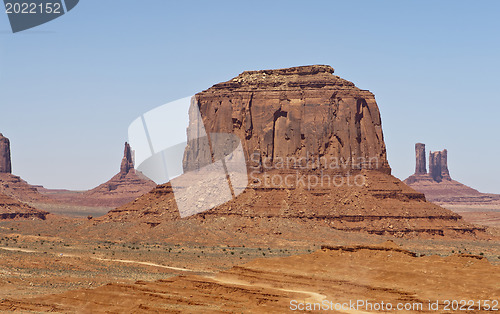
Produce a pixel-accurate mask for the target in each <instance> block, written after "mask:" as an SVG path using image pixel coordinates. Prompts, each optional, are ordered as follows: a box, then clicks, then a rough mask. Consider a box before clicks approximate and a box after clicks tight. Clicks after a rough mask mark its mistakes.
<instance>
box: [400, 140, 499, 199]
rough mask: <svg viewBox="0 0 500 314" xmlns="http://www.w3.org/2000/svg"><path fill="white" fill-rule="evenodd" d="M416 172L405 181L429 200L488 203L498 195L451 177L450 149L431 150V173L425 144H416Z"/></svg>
mask: <svg viewBox="0 0 500 314" xmlns="http://www.w3.org/2000/svg"><path fill="white" fill-rule="evenodd" d="M415 158H416V167H415V168H416V169H415V173H414V174H413V175H411V176H409V177H408V178H406V179H405V180H404V183H406V184H407V185H409V186H410V187H412V188H414V189H415V190H417V191H419V192H421V193H424V194H425V197H426V199H427V200H428V201H431V202H438V203H464V204H467V203H485V202H486V203H488V202H491V201H492V200H493V199H494V198H495V197H496V196H495V195H493V194H485V193H481V192H479V191H477V190H475V189H473V188H471V187H468V186H466V185H465V184H462V183H460V182H458V181H455V180H453V179H452V178H451V176H450V172H449V170H448V151H447V150H446V149H444V150H442V151H436V152H429V173H427V169H426V167H425V144H422V143H417V144H415Z"/></svg>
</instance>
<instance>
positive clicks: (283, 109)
mask: <svg viewBox="0 0 500 314" xmlns="http://www.w3.org/2000/svg"><path fill="white" fill-rule="evenodd" d="M333 71H334V70H333V68H332V67H330V66H327V65H312V66H301V67H293V68H287V69H278V70H261V71H246V72H243V73H242V74H240V75H238V76H237V77H235V78H233V79H231V80H229V81H227V82H224V83H219V84H216V85H214V86H212V87H211V88H209V89H208V90H205V91H203V92H201V93H198V94H196V100H197V102H198V106H199V109H200V113H201V116H202V119H203V121H204V124H205V128H206V132H207V133H233V134H236V135H237V136H239V138H240V139H241V140H242V143H243V145H244V150H245V155H246V159H247V162H248V163H249V165H250V166H252V165H254V164H259V163H260V162H261V161H262V160H265V161H266V163H267V164H273V163H275V162H276V160H278V159H279V158H287V157H293V158H297V159H300V158H302V159H304V158H306V159H307V158H332V159H336V160H341V161H343V162H352V163H353V164H360V167H361V168H364V169H378V170H382V171H383V172H386V173H390V167H389V164H388V162H387V158H386V147H385V144H384V138H383V134H382V125H381V120H380V113H379V109H378V107H377V103H376V101H375V97H374V95H373V94H372V93H371V92H369V91H367V90H361V89H359V88H357V87H356V86H354V84H353V83H351V82H349V81H347V80H344V79H342V78H340V77H338V76H335V75H333ZM191 133H192V132H188V134H191ZM200 146H202V145H199V144H197V143H192V142H191V143H190V147H188V149H187V150H186V155H185V159H184V167H185V168H187V169H189V168H190V165H192V164H194V163H196V162H199V160H197V158H199V156H200V153H199V152H196V153H193V152H190V149H192V150H197V149H199V147H200ZM202 155H203V154H202ZM205 155H206V154H205ZM281 160H283V159H281Z"/></svg>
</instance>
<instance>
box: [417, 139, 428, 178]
mask: <svg viewBox="0 0 500 314" xmlns="http://www.w3.org/2000/svg"><path fill="white" fill-rule="evenodd" d="M415 157H416V159H417V161H416V164H415V174H426V173H427V166H426V165H425V144H422V143H416V144H415Z"/></svg>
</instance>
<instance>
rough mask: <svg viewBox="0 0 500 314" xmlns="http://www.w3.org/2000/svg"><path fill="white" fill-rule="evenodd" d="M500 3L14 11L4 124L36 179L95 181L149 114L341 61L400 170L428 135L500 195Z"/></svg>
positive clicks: (457, 173)
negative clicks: (374, 107)
mask: <svg viewBox="0 0 500 314" xmlns="http://www.w3.org/2000/svg"><path fill="white" fill-rule="evenodd" d="M499 12H500V2H498V1H399V0H397V1H373V0H370V1H165V0H148V1H139V0H135V1H132V0H114V1H112V0H107V1H103V0H82V1H80V4H79V5H78V6H77V7H76V8H74V9H73V10H72V11H71V12H69V13H68V14H66V15H65V16H63V17H61V18H59V19H56V20H54V21H52V22H49V23H47V24H44V25H42V26H40V27H37V28H35V29H33V30H29V31H26V32H22V33H17V34H12V33H11V32H10V27H9V24H8V19H7V16H6V14H4V13H2V14H0V89H1V92H0V132H2V133H4V135H5V136H7V137H9V138H10V139H11V142H12V155H13V170H14V173H15V174H17V175H20V176H22V177H23V178H24V179H26V180H27V181H28V182H30V183H32V184H42V185H44V186H46V187H50V188H70V189H88V188H92V187H94V186H96V185H98V184H100V183H102V182H104V181H106V180H108V179H109V178H110V177H111V176H112V175H114V174H115V173H116V172H117V171H118V170H119V164H120V159H121V156H122V149H123V142H124V141H125V140H126V138H127V128H128V125H129V124H130V122H131V121H133V120H134V119H135V118H136V117H138V116H139V115H140V114H142V113H144V112H146V111H148V110H150V109H152V108H155V107H157V106H160V105H162V104H164V103H166V102H169V101H172V100H176V99H179V98H182V97H186V96H189V95H192V94H195V93H196V92H199V91H201V90H204V89H206V88H208V87H210V86H211V85H213V84H215V83H218V82H221V81H226V80H228V79H230V78H232V77H234V76H236V75H238V74H239V73H240V72H242V71H244V70H257V69H267V68H282V67H289V66H297V65H308V64H329V65H331V66H333V67H334V68H335V72H336V74H337V75H339V76H341V77H343V78H345V79H348V80H350V81H352V82H354V83H355V84H356V85H357V86H358V87H360V88H362V89H369V90H370V91H372V92H373V93H374V94H375V96H376V99H377V102H378V105H379V107H380V110H381V114H382V123H383V130H384V135H385V140H386V144H387V149H388V157H389V162H390V164H391V166H392V169H393V173H394V174H395V175H396V176H397V177H399V178H401V179H404V178H406V177H407V176H408V175H410V174H412V173H413V170H414V144H415V142H417V141H418V142H423V143H426V144H427V150H429V149H430V150H440V149H443V148H447V149H448V151H449V153H448V163H449V168H450V172H451V176H452V177H453V178H454V179H457V180H459V181H461V182H463V183H466V184H468V185H470V186H472V187H474V188H477V189H479V190H480V191H484V192H496V193H500V179H499V178H500V163H499V162H498V160H499V158H498V156H499V155H500V147H499V145H498V134H499V131H500V124H499V122H498V121H497V119H498V117H499V116H500V104H499V102H500V101H499V96H498V91H499V90H500V86H499V85H500V78H499V76H498V75H499V73H500V61H499V60H500V40H499V31H500V19H499V18H498V14H499Z"/></svg>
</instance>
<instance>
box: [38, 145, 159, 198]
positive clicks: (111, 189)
mask: <svg viewBox="0 0 500 314" xmlns="http://www.w3.org/2000/svg"><path fill="white" fill-rule="evenodd" d="M132 154H133V152H132V150H131V148H130V145H129V144H128V143H125V148H124V152H123V158H122V161H121V164H120V172H118V173H117V174H116V175H115V176H113V177H112V178H111V179H110V180H109V181H107V182H105V183H103V184H101V185H99V186H97V187H95V188H93V189H92V190H89V191H85V192H83V193H82V192H73V191H68V190H50V189H44V188H42V187H40V188H39V190H40V191H41V192H42V193H43V194H45V195H47V196H49V197H50V198H51V199H53V200H56V201H58V202H60V203H63V204H71V205H80V206H88V207H107V208H115V207H118V206H120V205H123V204H126V203H128V202H130V201H132V200H134V199H136V198H137V197H139V196H141V195H143V194H145V193H147V192H149V191H150V190H151V189H153V188H154V187H155V186H156V183H155V182H153V181H152V180H150V179H149V178H147V177H146V176H145V175H143V174H142V173H141V172H140V171H136V170H135V169H134V161H133V158H132Z"/></svg>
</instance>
